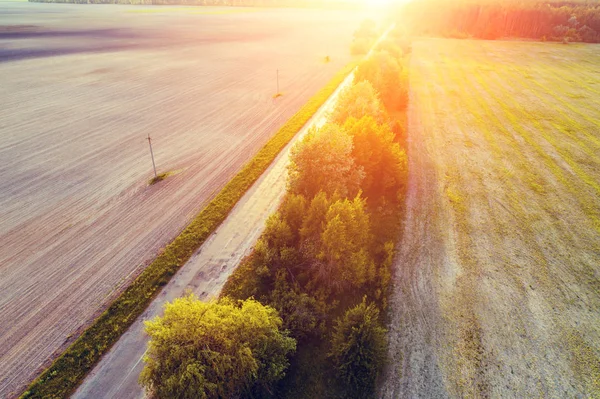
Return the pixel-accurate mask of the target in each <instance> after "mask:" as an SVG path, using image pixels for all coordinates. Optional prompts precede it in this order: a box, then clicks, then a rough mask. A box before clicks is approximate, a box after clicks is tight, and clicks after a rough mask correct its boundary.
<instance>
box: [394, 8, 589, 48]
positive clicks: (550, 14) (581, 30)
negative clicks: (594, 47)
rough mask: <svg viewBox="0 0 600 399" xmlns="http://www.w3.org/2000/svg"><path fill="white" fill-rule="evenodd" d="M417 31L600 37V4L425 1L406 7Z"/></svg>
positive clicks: (457, 34) (586, 39) (488, 35)
mask: <svg viewBox="0 0 600 399" xmlns="http://www.w3.org/2000/svg"><path fill="white" fill-rule="evenodd" d="M402 12H403V13H404V15H405V16H406V18H407V20H408V21H411V24H412V30H413V31H414V32H415V33H418V34H434V35H443V36H454V37H468V36H471V37H476V38H482V39H497V38H502V37H518V38H529V39H542V40H571V41H584V42H589V43H597V42H600V4H598V3H597V2H575V1H573V2H548V1H537V0H534V1H506V2H487V1H482V0H480V1H459V2H456V1H445V0H420V1H414V2H411V3H409V4H408V5H407V6H406V8H405V9H404V10H403V11H402Z"/></svg>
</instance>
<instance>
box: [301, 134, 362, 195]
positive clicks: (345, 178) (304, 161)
mask: <svg viewBox="0 0 600 399" xmlns="http://www.w3.org/2000/svg"><path fill="white" fill-rule="evenodd" d="M363 177H364V172H363V170H362V168H361V167H357V166H356V165H355V164H354V160H353V158H352V138H351V137H350V136H348V134H346V132H345V131H344V130H343V129H342V128H341V127H340V126H338V125H334V124H325V125H324V126H323V127H322V128H320V129H319V130H316V129H312V130H311V131H310V132H309V133H308V135H307V136H306V137H305V138H304V139H303V140H302V141H301V142H299V143H297V144H296V145H295V146H294V147H293V148H292V151H291V155H290V165H289V190H290V192H292V193H295V194H302V195H303V196H305V197H307V198H312V197H314V196H315V195H316V194H317V193H318V192H319V191H323V192H325V194H327V195H332V194H333V193H336V192H337V193H338V194H340V195H341V196H344V197H345V196H353V195H355V194H356V193H357V192H358V188H359V185H360V182H361V180H362V179H363Z"/></svg>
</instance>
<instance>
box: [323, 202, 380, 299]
mask: <svg viewBox="0 0 600 399" xmlns="http://www.w3.org/2000/svg"><path fill="white" fill-rule="evenodd" d="M365 208H366V203H365V200H364V199H363V198H361V197H360V195H357V196H356V198H354V200H352V201H350V200H348V199H341V200H338V201H336V202H334V203H332V204H331V205H330V207H329V209H328V210H327V214H326V216H325V221H326V222H325V228H324V229H323V233H322V234H321V248H320V251H319V254H318V255H317V259H316V262H315V265H316V266H317V271H318V273H317V276H318V278H319V281H320V283H321V284H320V285H322V286H324V288H326V289H327V290H330V291H334V292H342V291H344V290H346V289H348V288H350V287H354V288H361V287H362V286H364V285H365V284H366V283H367V282H368V281H371V280H373V279H374V277H375V276H374V274H375V265H374V263H373V259H372V258H371V256H370V254H369V248H370V244H371V240H372V237H371V226H370V223H369V215H368V214H367V211H366V209H365Z"/></svg>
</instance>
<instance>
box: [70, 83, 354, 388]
mask: <svg viewBox="0 0 600 399" xmlns="http://www.w3.org/2000/svg"><path fill="white" fill-rule="evenodd" d="M352 79H353V74H351V75H349V76H348V77H347V78H346V79H345V80H344V82H343V83H342V84H341V85H340V87H338V89H337V90H336V91H335V92H334V94H333V95H332V96H331V97H330V98H329V100H327V102H326V103H325V104H324V105H323V106H322V107H321V108H320V109H319V111H317V113H316V114H315V115H314V116H313V118H312V119H311V121H309V123H307V125H306V126H305V127H304V128H303V129H302V130H301V131H300V132H299V133H298V134H297V135H296V136H295V137H294V139H293V140H292V141H291V142H290V143H289V144H288V145H287V146H286V147H285V148H284V150H283V151H281V153H280V154H279V155H278V156H277V158H276V159H275V161H273V163H272V164H271V166H270V167H269V168H268V169H267V171H266V172H265V173H264V174H263V175H262V176H261V177H260V179H259V180H258V181H257V182H256V183H255V184H254V185H253V186H252V187H251V188H250V190H248V192H247V193H246V194H245V195H244V196H243V197H242V199H241V200H240V201H239V202H238V203H237V205H236V206H235V207H234V209H233V210H232V212H231V213H230V214H229V216H228V217H227V219H226V220H225V221H224V222H223V224H222V225H221V226H219V228H218V229H217V230H216V231H215V233H213V235H212V236H211V237H210V238H209V239H208V240H207V241H206V242H205V243H204V244H203V245H202V247H200V249H199V250H198V251H197V252H196V253H195V254H194V255H193V256H192V258H191V259H190V260H189V261H188V262H187V263H186V264H185V265H184V266H183V267H182V268H181V269H180V270H179V272H178V273H177V274H176V275H175V276H174V277H173V278H172V279H171V281H170V282H169V283H168V284H167V285H166V286H165V288H164V289H163V290H162V292H161V293H160V294H159V295H158V297H157V298H156V299H155V300H154V301H153V302H152V303H151V304H150V306H149V307H148V309H147V310H146V311H145V312H144V313H143V314H142V316H141V317H139V318H138V319H137V320H136V321H135V323H134V324H133V325H132V326H131V327H130V328H129V330H128V331H127V332H126V333H125V334H123V336H122V337H121V339H120V340H119V341H118V342H117V343H116V344H115V346H114V347H113V348H112V349H111V350H110V352H108V353H107V354H106V355H105V356H104V357H103V358H102V360H101V361H100V363H99V364H98V365H97V366H96V367H95V368H94V370H93V371H92V372H91V373H90V374H89V375H88V377H87V378H86V379H85V380H84V382H83V384H82V385H81V386H80V387H79V389H78V390H77V391H76V392H75V394H74V395H73V396H72V398H74V399H78V398H81V399H83V398H94V399H97V398H119V399H133V398H143V397H144V391H143V389H142V387H141V386H140V385H139V384H138V377H139V374H140V372H141V370H142V369H143V366H144V364H143V361H142V358H143V356H144V353H145V351H146V346H147V341H148V337H147V335H146V334H145V333H144V321H145V320H148V319H151V318H153V317H155V316H157V315H160V314H161V313H162V309H163V305H164V304H165V302H168V301H172V300H173V299H175V298H177V297H180V296H182V295H184V294H185V293H186V292H193V293H195V294H196V295H197V296H199V297H200V298H202V299H204V298H210V297H215V296H217V295H218V294H219V292H220V291H221V288H222V286H223V284H225V281H226V280H227V278H228V277H229V275H230V274H231V272H232V271H233V270H234V269H235V267H236V266H237V265H238V264H239V262H240V260H241V259H242V258H243V257H244V256H245V255H247V254H249V253H250V251H251V249H252V247H253V246H254V243H255V242H256V240H257V239H258V238H259V236H260V234H261V232H262V231H263V228H264V224H265V221H266V219H267V218H268V217H269V216H270V215H271V214H272V213H273V212H275V210H276V209H277V207H278V206H279V203H280V202H281V199H282V198H283V195H284V194H285V187H286V182H287V165H288V163H289V152H290V149H291V147H292V145H293V144H294V143H295V142H296V141H297V140H298V139H300V138H301V137H303V136H304V135H305V134H306V133H307V132H308V130H309V129H310V128H311V127H313V126H316V127H320V126H322V125H323V124H324V123H325V122H326V119H327V113H328V111H329V110H331V108H332V107H333V106H334V105H335V101H336V99H337V96H338V95H339V93H340V91H341V90H342V89H343V88H344V87H345V86H347V85H348V84H350V83H351V82H352Z"/></svg>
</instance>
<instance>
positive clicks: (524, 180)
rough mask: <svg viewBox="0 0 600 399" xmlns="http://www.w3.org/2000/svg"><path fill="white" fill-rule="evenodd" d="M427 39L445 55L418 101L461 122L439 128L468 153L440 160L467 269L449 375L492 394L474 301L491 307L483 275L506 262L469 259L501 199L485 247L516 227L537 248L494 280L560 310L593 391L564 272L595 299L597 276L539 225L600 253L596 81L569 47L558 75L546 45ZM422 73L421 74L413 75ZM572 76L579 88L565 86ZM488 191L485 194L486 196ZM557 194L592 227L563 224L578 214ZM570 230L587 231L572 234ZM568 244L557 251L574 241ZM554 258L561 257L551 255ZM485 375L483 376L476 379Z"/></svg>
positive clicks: (572, 353) (453, 307)
mask: <svg viewBox="0 0 600 399" xmlns="http://www.w3.org/2000/svg"><path fill="white" fill-rule="evenodd" d="M432 43H433V44H432ZM451 43H452V44H451ZM428 44H429V45H431V48H429V49H428V50H427V51H429V52H432V53H435V52H436V51H437V52H438V53H439V54H436V55H435V56H433V59H434V60H436V61H438V62H431V60H429V61H430V62H431V63H430V64H426V65H427V66H426V67H423V69H424V70H426V72H427V73H426V74H425V75H426V76H424V77H421V78H420V82H418V83H417V84H418V85H420V86H422V87H421V91H422V94H421V97H422V99H421V100H419V101H417V103H418V104H419V107H420V108H421V109H423V113H424V114H425V115H435V118H434V119H437V120H443V121H444V122H445V123H446V124H447V125H450V126H458V128H457V130H455V131H451V132H443V133H440V134H441V135H443V137H445V140H446V142H447V143H448V146H449V147H450V148H449V149H445V150H443V151H442V152H444V151H445V152H452V151H461V152H460V153H455V155H454V156H455V157H456V158H457V159H456V160H454V161H451V162H450V164H443V169H442V170H445V173H444V174H443V176H444V179H443V182H444V195H445V197H446V199H447V204H448V206H449V207H450V209H451V210H452V212H451V214H452V220H451V225H452V226H453V229H454V233H453V237H454V238H455V239H456V245H457V255H458V258H459V260H460V263H461V272H460V273H459V275H458V277H456V280H455V284H454V289H453V292H452V294H451V297H450V300H449V301H448V303H447V304H446V305H443V306H445V312H447V314H449V315H451V318H450V319H449V320H450V321H451V323H452V326H453V327H454V330H453V332H452V335H453V337H454V342H453V348H454V349H453V350H452V355H451V357H452V359H449V362H450V365H451V366H447V367H450V368H449V369H446V370H447V373H448V375H449V376H450V377H449V378H450V380H451V382H452V384H455V385H454V386H455V387H457V389H458V392H454V393H455V394H457V395H459V396H463V395H464V396H467V397H485V395H486V394H489V392H487V388H488V386H486V378H485V375H486V372H487V370H486V368H485V367H486V365H485V363H486V359H487V356H488V350H489V348H487V347H486V346H484V344H483V343H484V342H486V341H489V340H490V338H489V335H494V334H495V332H490V331H489V330H488V331H486V330H485V329H482V324H481V323H479V321H478V318H479V317H485V315H483V314H480V313H478V311H481V310H480V308H478V307H477V306H480V305H478V304H479V303H481V302H484V301H485V299H484V298H485V296H486V294H487V293H486V292H484V291H482V288H481V282H482V280H481V277H482V276H485V275H486V273H488V270H489V271H491V270H494V269H495V268H497V267H502V266H494V265H488V264H482V263H481V262H479V259H477V258H476V257H474V256H473V246H474V245H475V244H476V240H477V238H476V237H477V234H481V227H480V226H478V225H477V216H476V215H474V214H472V212H473V211H472V208H475V205H478V206H479V207H481V204H482V202H483V203H485V204H488V203H489V207H492V208H493V207H495V205H494V204H495V203H497V204H500V205H501V206H502V208H504V210H506V211H507V218H506V219H505V218H502V217H498V218H496V219H494V220H492V221H490V223H486V228H491V229H492V231H493V232H494V233H493V234H489V235H486V237H487V239H489V240H497V241H496V242H494V243H492V245H493V247H491V248H488V250H492V248H502V247H503V245H505V243H503V242H502V240H503V239H504V236H505V235H506V234H507V233H509V232H511V231H514V230H518V231H519V232H520V233H521V234H519V235H518V238H519V240H521V242H523V245H525V247H526V248H527V250H528V251H529V252H528V258H527V262H526V263H521V264H520V265H519V264H513V263H512V262H514V261H515V259H518V258H511V257H506V256H503V254H502V253H498V254H497V255H498V258H499V259H497V262H498V263H497V264H499V265H504V266H503V267H502V269H501V271H500V272H499V271H498V270H494V273H500V274H501V275H502V276H503V278H506V279H510V281H512V283H511V284H512V285H513V289H515V290H516V291H518V292H521V293H522V295H523V297H524V298H527V297H528V295H529V292H531V291H530V290H533V289H534V288H535V289H536V295H541V296H542V297H543V298H544V301H546V303H547V304H551V306H552V309H553V312H551V313H549V314H548V315H546V316H545V317H548V319H549V320H550V322H551V325H552V328H553V329H554V333H555V334H558V336H560V337H562V338H560V339H561V340H562V342H564V345H565V352H566V353H568V355H567V356H568V359H570V361H571V365H570V369H571V370H572V371H573V373H574V375H575V377H576V378H577V380H578V383H579V384H581V385H580V386H586V387H587V389H588V390H589V392H600V357H599V354H598V351H597V348H594V347H593V346H591V345H590V342H593V341H590V339H591V337H594V335H593V334H594V332H593V329H592V330H587V333H588V334H587V335H583V334H582V333H581V331H584V332H585V331H586V330H585V329H578V331H576V330H574V329H573V328H572V326H571V325H570V324H569V322H568V320H566V319H565V318H564V316H563V315H565V314H569V313H573V312H576V311H578V307H579V306H581V305H580V304H581V303H582V302H581V301H585V300H584V298H583V297H579V296H576V295H574V294H573V293H572V292H571V291H570V288H568V287H565V286H564V284H565V278H566V277H565V274H563V273H565V271H566V272H567V274H566V275H567V276H569V277H570V278H574V279H576V280H575V281H576V282H577V283H574V282H573V281H571V282H570V284H577V285H578V289H580V290H583V292H584V293H586V294H587V295H588V297H587V300H588V301H589V300H591V301H592V302H591V303H592V304H593V303H596V302H595V301H597V300H598V298H597V297H594V296H593V293H594V292H595V293H598V292H600V291H598V289H599V288H600V283H599V280H598V278H597V273H598V270H597V269H594V268H593V266H592V267H591V266H590V264H589V263H588V262H585V263H584V262H575V263H574V264H571V263H572V262H573V261H568V262H567V264H564V260H563V261H561V260H560V259H564V258H563V257H566V256H569V254H564V253H563V254H560V253H558V254H557V250H556V249H555V248H554V246H555V244H557V243H555V242H553V241H552V239H553V238H556V237H555V236H545V234H543V233H542V234H541V231H540V230H539V229H540V225H542V226H543V225H544V224H546V225H547V223H554V224H562V226H566V227H562V228H563V229H564V228H566V229H567V230H563V231H560V232H559V233H560V236H559V237H561V238H563V237H564V239H566V240H569V241H570V240H573V241H571V242H573V243H577V242H580V241H579V240H585V241H586V244H585V248H586V250H588V251H591V252H593V251H596V254H599V253H600V252H598V248H599V246H598V245H597V244H594V237H596V239H598V238H599V237H600V229H599V227H600V201H599V200H598V198H600V191H599V189H600V153H599V152H598V149H599V148H600V147H598V144H599V140H600V129H599V128H598V125H597V122H598V121H600V108H596V107H595V105H593V104H594V103H595V102H596V100H595V99H593V100H592V99H590V98H591V97H593V96H592V95H590V94H589V93H587V92H586V91H587V90H586V88H587V86H585V85H583V86H582V85H581V82H582V79H583V80H585V81H586V85H589V84H592V82H588V80H593V78H594V75H592V74H591V73H590V74H587V72H585V73H584V75H585V76H584V77H583V78H582V77H579V76H578V72H579V69H578V66H579V65H580V62H579V59H578V58H577V54H578V53H577V51H574V50H573V48H567V47H564V48H565V50H564V51H565V52H568V53H569V57H571V58H570V59H569V60H570V63H569V67H565V68H564V69H562V70H561V69H557V68H555V65H554V64H553V60H554V59H555V58H556V57H558V56H559V55H560V49H557V50H556V51H553V52H552V56H550V55H548V56H547V57H546V58H544V56H543V55H542V56H540V55H539V54H538V51H536V50H535V49H536V48H538V49H542V48H544V46H545V45H544V44H537V45H536V46H538V47H534V46H533V45H531V44H521V43H514V44H509V43H506V42H498V43H496V42H494V43H491V42H483V43H482V42H470V43H469V42H464V41H463V42H461V43H460V44H453V42H449V41H447V42H444V41H438V42H435V41H430V42H428ZM438 46H439V47H438ZM450 48H451V49H450ZM482 48H483V50H482ZM596 48H598V47H597V46H596ZM449 49H450V50H449ZM588 51H589V49H588V48H587V47H584V46H582V47H581V53H580V54H578V57H585V56H586V54H587V53H588ZM563 56H564V54H563ZM540 57H541V58H540ZM565 57H566V56H565ZM533 62H535V65H536V68H534V69H527V67H526V65H529V64H530V63H533ZM586 68H587V67H586ZM557 71H558V72H557ZM560 71H562V74H560ZM555 72H556V73H558V75H556V74H555ZM417 75H418V74H417V73H415V72H414V71H413V73H412V76H413V77H414V76H417ZM559 75H560V76H559ZM595 79H596V80H595V81H594V82H593V84H592V86H593V87H597V86H595V85H596V84H598V83H600V74H596V75H595ZM568 81H570V82H571V84H566V83H564V82H568ZM573 85H574V86H575V87H576V88H574V86H573ZM457 88H460V89H457ZM592 91H593V90H592ZM573 95H575V96H574V97H573ZM432 98H433V99H435V102H436V103H439V104H445V105H446V106H445V107H440V106H433V107H431V104H428V103H431V99H432ZM588 99H589V100H588ZM453 124H454V125H453ZM447 133H452V134H447ZM455 143H460V144H455ZM480 150H482V151H486V152H487V153H489V156H488V157H487V158H486V156H485V155H483V154H484V153H480V154H479V155H478V156H476V157H474V159H477V162H478V163H477V164H470V163H469V162H470V160H469V159H468V158H469V156H468V154H469V153H470V152H471V151H475V152H477V151H480ZM465 155H466V158H467V159H466V160H464V159H463V158H465ZM486 155H487V154H486ZM461 166H462V167H461ZM482 190H484V191H483V192H486V193H485V194H483V195H482ZM557 192H558V193H560V194H561V196H562V198H569V201H572V202H573V204H574V205H575V208H579V210H577V209H573V211H577V212H579V211H580V212H581V214H582V216H585V217H586V218H587V220H586V219H577V220H578V221H579V223H578V224H577V227H575V226H569V225H568V224H567V223H565V221H564V220H560V219H561V218H564V217H565V211H566V212H570V211H571V210H570V209H568V208H566V209H565V208H563V207H568V206H569V205H566V204H561V203H559V201H560V199H559V197H557V196H556V193H557ZM531 205H535V206H534V207H532V206H531ZM486 206H487V205H486ZM561 208H563V209H562V210H561ZM490 215H494V212H490ZM497 215H498V216H500V215H502V213H499V214H497ZM544 218H547V219H544ZM486 222H487V221H486ZM542 228H543V227H542ZM572 228H576V229H579V230H580V231H577V232H574V231H572V230H571V229H572ZM569 241H565V242H561V243H560V244H561V245H564V246H568V245H569V243H568V242H569ZM596 242H597V241H596ZM475 253H476V252H475ZM553 253H554V254H556V255H554V256H557V255H558V256H559V257H558V258H554V259H553V256H552V254H553ZM557 259H558V260H557ZM581 259H583V258H581ZM581 259H580V260H581ZM519 263H520V262H519ZM509 266H510V267H509ZM513 267H514V270H513ZM524 274H526V275H531V278H533V280H531V281H535V283H534V285H535V287H531V286H529V285H528V286H523V281H524V279H523V275H524ZM506 281H508V280H506ZM506 281H504V282H502V284H506ZM590 295H591V296H590ZM444 302H446V301H444ZM589 306H592V305H589ZM592 307H593V306H592ZM525 320H526V319H525ZM586 322H588V321H586ZM486 323H487V325H488V326H489V325H490V324H489V322H486ZM510 323H515V324H514V325H513V333H514V334H515V335H516V336H518V337H525V336H526V334H529V332H528V331H527V330H528V329H527V328H526V326H524V325H523V324H520V323H521V321H520V319H515V320H511V321H510ZM588 323H591V321H589V322H588ZM589 334H592V335H589ZM486 335H488V338H485V337H486ZM488 345H489V344H488ZM542 351H543V349H542ZM542 353H543V352H542ZM539 354H540V353H538V354H534V353H532V354H531V357H530V359H529V360H528V362H532V364H534V365H537V366H538V367H542V368H543V367H547V365H546V363H547V359H543V358H541V357H540V358H537V357H536V356H537V355H539ZM491 356H492V357H493V356H494V354H493V353H492V354H491ZM492 364H493V362H492ZM528 364H529V363H528ZM452 367H454V368H452ZM533 367H536V366H533ZM567 367H569V366H567ZM477 373H480V375H481V376H483V378H479V379H478V374H477ZM541 378H543V384H544V385H545V386H546V387H547V389H550V391H548V392H554V391H552V387H554V386H555V383H556V382H557V381H553V380H552V379H548V378H547V375H545V376H544V377H541Z"/></svg>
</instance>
